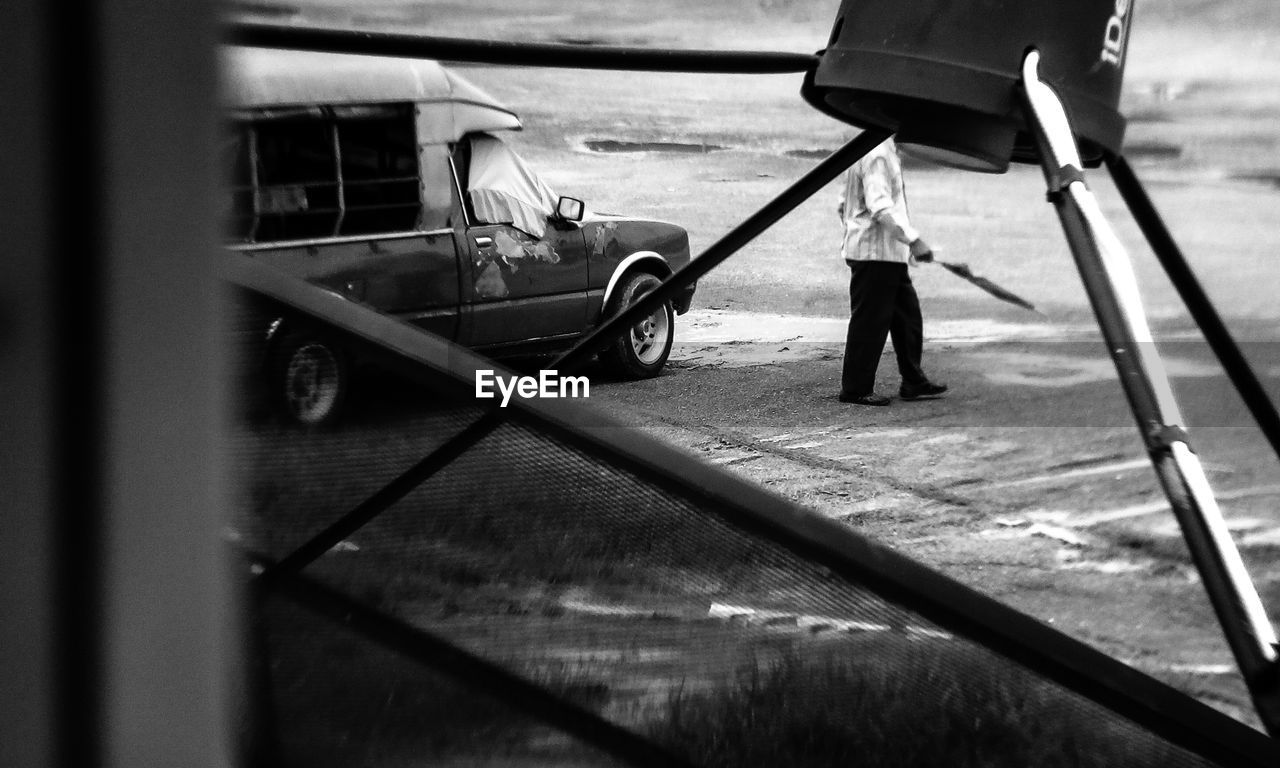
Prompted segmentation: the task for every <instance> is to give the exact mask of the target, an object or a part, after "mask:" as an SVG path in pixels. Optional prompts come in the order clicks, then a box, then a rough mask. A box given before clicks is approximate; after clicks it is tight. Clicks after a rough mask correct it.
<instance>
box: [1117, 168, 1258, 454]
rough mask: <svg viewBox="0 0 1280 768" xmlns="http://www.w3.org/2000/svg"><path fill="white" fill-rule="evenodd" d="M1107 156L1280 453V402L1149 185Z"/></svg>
mask: <svg viewBox="0 0 1280 768" xmlns="http://www.w3.org/2000/svg"><path fill="white" fill-rule="evenodd" d="M1105 159H1106V163H1107V170H1109V171H1110V172H1111V178H1112V179H1113V180H1114V181H1115V184H1116V189H1118V190H1119V191H1120V196H1121V197H1122V198H1123V199H1124V202H1125V204H1126V205H1128V206H1129V211H1130V212H1131V213H1132V214H1133V217H1134V219H1135V220H1136V221H1137V222H1138V227H1139V228H1140V229H1141V230H1142V234H1143V235H1144V236H1145V237H1146V238H1147V242H1148V243H1150V244H1151V249H1152V250H1153V251H1155V254H1156V258H1157V259H1159V261H1160V265H1161V266H1163V267H1164V271H1165V274H1167V275H1168V276H1169V281H1170V282H1172V283H1173V287H1174V288H1176V289H1177V290H1178V295H1179V296H1181V297H1182V302H1183V303H1184V304H1186V306H1187V310H1188V311H1189V312H1190V313H1191V317H1192V318H1194V319H1195V321H1196V325H1198V326H1199V327H1200V330H1201V332H1202V333H1204V337H1205V340H1206V341H1207V342H1208V343H1209V346H1210V348H1212V349H1213V352H1214V354H1215V355H1217V356H1218V362H1220V363H1221V364H1222V367H1223V369H1224V370H1225V371H1226V372H1227V377H1228V378H1230V379H1231V383H1232V384H1234V385H1235V387H1236V390H1237V391H1238V392H1239V393H1240V397H1241V399H1243V400H1244V404H1245V406H1246V407H1247V408H1248V409H1249V413H1251V414H1253V418H1254V420H1255V421H1256V422H1257V423H1258V426H1259V428H1261V430H1262V433H1263V434H1264V435H1266V438H1267V442H1269V443H1271V448H1272V450H1274V451H1275V452H1276V455H1277V456H1280V413H1278V412H1277V411H1276V406H1275V403H1274V402H1272V400H1271V397H1270V396H1269V395H1268V394H1267V391H1266V389H1264V388H1263V386H1262V382H1261V381H1259V380H1258V377H1257V375H1256V374H1255V373H1254V371H1253V368H1252V367H1250V365H1249V361H1248V360H1246V359H1245V357H1244V354H1243V353H1242V352H1241V351H1240V347H1239V346H1237V345H1236V342H1235V340H1234V339H1233V338H1232V337H1231V332H1230V331H1228V330H1227V326H1226V323H1224V322H1223V321H1222V317H1221V316H1219V315H1218V312H1217V310H1216V309H1215V308H1214V306H1213V302H1212V301H1210V300H1209V297H1208V295H1207V294H1205V292H1204V288H1203V287H1201V285H1200V282H1199V281H1198V280H1197V279H1196V276H1195V273H1194V272H1192V271H1191V265H1190V264H1188V263H1187V259H1186V257H1185V256H1183V254H1182V249H1181V248H1179V247H1178V244H1177V243H1176V242H1174V239H1173V235H1171V234H1170V233H1169V229H1168V227H1166V226H1165V223H1164V220H1163V219H1161V217H1160V213H1159V212H1158V211H1156V208H1155V205H1154V204H1153V203H1152V202H1151V198H1150V197H1149V196H1148V195H1147V192H1146V190H1145V189H1144V188H1143V186H1142V182H1140V181H1139V180H1138V177H1137V175H1136V174H1135V173H1134V172H1133V168H1132V167H1131V166H1130V165H1129V161H1127V160H1125V158H1124V157H1122V156H1120V155H1113V154H1108V155H1107V156H1106V158H1105Z"/></svg>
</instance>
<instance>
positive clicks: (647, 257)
mask: <svg viewBox="0 0 1280 768" xmlns="http://www.w3.org/2000/svg"><path fill="white" fill-rule="evenodd" d="M637 264H644V265H645V266H646V267H650V268H651V270H650V271H652V272H653V273H654V274H656V275H657V276H658V277H660V278H663V279H664V280H665V279H666V278H667V276H669V275H670V274H671V266H670V265H669V264H667V260H666V259H664V258H663V257H662V254H660V253H656V252H654V251H636V252H635V253H633V254H631V255H630V256H628V257H627V258H625V259H623V260H622V261H620V262H618V266H617V267H616V268H615V269H614V270H613V274H612V275H610V276H609V283H608V284H607V285H606V286H605V287H604V304H603V305H602V306H603V307H606V308H607V307H608V306H609V299H611V298H613V291H614V289H615V288H617V287H618V281H619V280H621V279H622V276H623V275H625V274H627V273H628V272H630V271H631V268H632V267H634V266H636V265H637ZM606 311H607V309H606Z"/></svg>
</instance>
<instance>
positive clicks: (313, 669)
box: [271, 605, 611, 766]
mask: <svg viewBox="0 0 1280 768" xmlns="http://www.w3.org/2000/svg"><path fill="white" fill-rule="evenodd" d="M271 616H272V617H273V620H272V622H271V647H272V648H273V655H272V657H271V668H272V684H273V689H272V692H273V697H274V700H275V701H274V708H275V720H276V723H277V727H278V734H279V751H280V753H281V754H280V758H281V763H282V764H284V765H297V766H339V765H341V766H352V765H379V766H409V765H423V764H433V765H434V764H439V762H438V761H439V760H441V759H447V760H452V761H456V762H455V763H453V764H458V765H474V764H476V762H474V761H477V760H481V759H488V758H493V757H496V756H520V755H528V754H530V753H532V752H542V751H545V750H546V749H547V748H548V747H547V745H548V744H553V745H555V746H554V749H553V751H555V752H557V753H559V754H557V755H556V756H555V757H554V758H552V762H555V761H556V759H558V758H559V757H564V756H567V755H572V754H574V753H575V752H580V751H582V747H580V746H579V745H577V744H575V743H574V742H573V741H572V740H569V739H558V737H555V736H554V735H553V734H551V732H550V731H549V730H548V729H547V727H546V726H544V725H542V724H541V723H540V722H538V721H537V720H536V719H535V718H532V717H529V716H527V715H524V714H522V713H520V712H518V711H515V710H513V709H511V708H509V707H508V706H507V705H505V704H504V703H502V702H501V701H499V700H498V699H495V698H493V697H491V696H489V695H486V694H485V693H483V692H481V691H478V690H475V689H474V688H472V687H471V686H469V685H467V684H465V683H461V682H457V681H455V680H453V679H451V678H448V677H445V676H444V675H440V674H437V673H434V672H431V671H429V670H426V669H424V668H423V667H421V666H420V665H418V664H416V663H414V662H410V661H408V660H406V659H403V658H401V657H399V656H398V655H396V654H394V653H391V652H389V651H386V650H384V649H382V648H380V647H379V646H377V645H375V644H373V643H371V642H369V641H367V640H364V639H362V638H359V637H356V636H354V635H350V634H347V633H346V632H345V631H343V630H342V629H339V628H336V627H333V626H331V625H326V624H324V623H321V620H318V619H316V618H314V617H311V616H309V615H307V614H305V613H302V612H300V611H296V610H294V609H292V608H288V607H285V606H283V605H278V606H275V607H273V608H272V609H271ZM505 666H507V667H508V668H509V669H511V670H512V671H514V672H515V673H516V674H518V675H520V676H522V677H524V678H525V679H527V680H530V681H531V682H534V683H536V684H538V685H540V686H541V687H543V688H544V689H545V690H547V691H548V692H550V693H552V694H553V695H556V696H559V697H561V698H563V699H566V700H569V701H572V702H574V703H576V704H579V705H580V706H583V707H586V708H588V709H600V708H602V707H604V706H605V705H606V704H607V703H608V701H609V699H610V697H611V692H610V690H609V688H608V686H607V685H606V684H605V683H604V682H602V680H601V678H600V677H599V676H598V675H596V674H595V673H594V671H593V670H592V669H591V668H589V667H588V666H586V665H583V664H580V663H564V662H532V661H528V660H518V661H512V662H510V663H508V664H506V665H505Z"/></svg>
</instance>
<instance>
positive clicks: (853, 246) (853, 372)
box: [839, 138, 947, 405]
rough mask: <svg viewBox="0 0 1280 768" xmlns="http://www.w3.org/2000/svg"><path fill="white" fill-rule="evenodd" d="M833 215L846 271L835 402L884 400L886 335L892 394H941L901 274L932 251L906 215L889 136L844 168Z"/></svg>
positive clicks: (911, 290) (915, 305) (916, 304)
mask: <svg viewBox="0 0 1280 768" xmlns="http://www.w3.org/2000/svg"><path fill="white" fill-rule="evenodd" d="M839 212H840V218H841V220H842V221H843V222H844V243H843V244H842V245H841V248H840V255H841V256H843V257H844V260H845V262H846V263H847V264H848V265H849V269H850V272H851V273H852V274H851V275H850V278H849V335H848V337H847V338H846V340H845V348H844V372H843V375H842V376H841V380H840V402H842V403H855V404H857V405H888V404H889V398H888V397H885V396H884V395H881V394H878V393H876V391H875V382H876V368H877V367H878V366H879V364H880V355H881V353H883V352H884V342H885V337H886V336H889V337H892V338H893V351H894V353H895V354H896V355H897V358H898V372H899V373H900V374H901V376H902V384H901V387H900V388H899V389H898V395H899V396H900V397H901V398H902V399H903V400H919V399H930V398H935V397H939V396H940V395H942V393H944V392H946V391H947V387H946V385H945V384H937V383H934V382H932V381H929V378H928V377H927V376H925V374H924V370H923V369H921V367H920V356H921V352H922V347H923V343H924V328H923V320H922V318H921V316H920V301H919V299H918V298H917V297H916V289H915V287H914V286H913V285H912V284H911V276H910V275H909V274H908V273H907V265H908V264H914V263H915V262H929V261H933V251H932V250H931V249H930V248H929V245H928V244H927V243H926V242H925V241H924V240H922V239H921V238H920V235H919V233H918V232H916V230H915V229H913V228H912V226H911V222H910V220H909V219H908V217H907V198H906V189H905V187H904V185H903V181H902V161H901V159H900V158H899V157H898V148H897V146H896V145H895V144H894V142H893V139H892V138H890V139H887V140H885V142H884V143H883V144H881V145H879V146H878V147H876V148H875V149H873V150H871V151H870V152H868V153H867V154H866V156H864V157H863V158H862V159H861V160H859V161H858V162H857V163H856V164H854V166H853V168H851V169H850V170H849V174H848V179H847V181H846V183H845V188H844V192H843V194H842V195H841V198H840V206H839Z"/></svg>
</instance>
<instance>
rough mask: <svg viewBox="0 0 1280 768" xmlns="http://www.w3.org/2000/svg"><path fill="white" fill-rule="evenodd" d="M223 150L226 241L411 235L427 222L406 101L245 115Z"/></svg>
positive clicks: (410, 118)
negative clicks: (226, 191) (228, 174)
mask: <svg viewBox="0 0 1280 768" xmlns="http://www.w3.org/2000/svg"><path fill="white" fill-rule="evenodd" d="M225 147H226V150H225V155H224V163H225V164H229V168H228V165H224V168H228V170H231V172H232V174H231V189H230V192H231V200H230V201H229V202H230V210H229V212H228V213H229V216H228V226H229V228H230V230H231V232H230V234H231V237H233V238H234V239H238V240H242V241H248V242H272V241H285V240H305V239H314V238H325V237H335V236H339V235H363V234H378V233H395V232H411V231H414V230H417V229H420V228H421V227H422V226H424V225H425V224H427V222H426V221H424V218H425V217H424V215H423V201H422V196H421V194H420V193H421V189H420V183H421V173H420V169H419V162H418V147H417V141H416V138H415V131H414V123H413V112H412V109H411V107H409V105H374V106H351V107H333V108H320V107H311V108H301V109H293V110H289V109H285V110H276V111H275V112H271V113H262V114H255V115H249V116H245V117H244V118H242V120H241V121H240V122H238V123H236V124H235V125H234V126H233V130H232V131H231V132H230V134H228V136H227V140H226V145H225ZM445 216H447V212H446V213H445Z"/></svg>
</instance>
